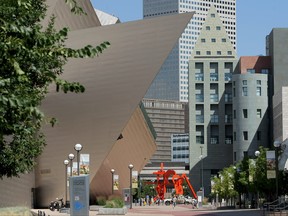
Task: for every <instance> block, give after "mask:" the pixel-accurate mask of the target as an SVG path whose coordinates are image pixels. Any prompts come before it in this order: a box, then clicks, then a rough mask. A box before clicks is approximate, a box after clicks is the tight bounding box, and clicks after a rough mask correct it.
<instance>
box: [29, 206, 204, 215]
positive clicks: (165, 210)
mask: <svg viewBox="0 0 288 216" xmlns="http://www.w3.org/2000/svg"><path fill="white" fill-rule="evenodd" d="M93 209H96V210H94V211H89V216H96V215H98V210H97V207H96V208H95V206H94V208H93ZM127 210H128V212H127V214H126V216H147V215H149V216H159V215H167V216H173V215H174V214H173V212H174V213H175V212H189V211H201V210H202V211H203V210H206V209H205V208H203V209H192V205H177V206H176V207H175V209H173V207H172V205H170V206H166V205H159V206H158V205H151V206H149V205H146V206H135V205H133V206H132V209H129V208H128V209H127ZM31 211H32V212H33V216H34V215H35V216H38V212H39V211H40V212H41V213H42V214H43V213H45V216H66V215H67V216H68V215H70V214H67V213H60V212H58V211H51V210H49V209H31ZM41 216H42V215H41ZM43 216H44V215H43ZM108 216H109V215H108Z"/></svg>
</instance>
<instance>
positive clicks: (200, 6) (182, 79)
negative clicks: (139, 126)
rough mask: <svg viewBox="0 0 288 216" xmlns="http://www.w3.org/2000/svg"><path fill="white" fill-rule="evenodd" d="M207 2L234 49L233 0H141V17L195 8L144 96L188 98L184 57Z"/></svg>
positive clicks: (204, 13) (234, 9) (169, 98)
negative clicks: (217, 15)
mask: <svg viewBox="0 0 288 216" xmlns="http://www.w3.org/2000/svg"><path fill="white" fill-rule="evenodd" d="M211 5H214V6H215V7H216V9H217V12H218V14H219V16H220V18H221V21H222V22H223V25H224V27H225V29H226V32H227V34H228V37H229V39H230V40H229V41H230V42H231V44H232V45H233V47H234V49H236V0H223V1H219V0H143V17H144V19H148V18H151V17H155V16H166V15H169V14H175V13H186V12H191V11H193V12H194V11H195V15H194V16H193V18H192V19H191V20H190V22H189V23H188V25H187V27H186V29H185V30H184V31H183V33H182V35H181V37H180V38H179V40H178V43H177V44H176V45H175V47H174V48H173V50H172V51H171V53H170V55H169V56H168V58H167V59H166V61H165V63H164V64H163V65H162V68H161V70H160V72H159V73H158V75H157V77H156V78H155V80H154V81H153V83H152V85H151V87H150V88H149V90H148V92H147V93H146V95H145V98H152V99H163V100H179V101H183V102H187V101H188V61H189V59H190V58H191V53H192V50H193V49H194V46H195V43H196V41H197V39H198V35H199V33H200V31H201V29H202V25H203V23H204V22H205V20H206V17H207V13H208V10H209V8H210V7H211Z"/></svg>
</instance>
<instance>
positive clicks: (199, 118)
mask: <svg viewBox="0 0 288 216" xmlns="http://www.w3.org/2000/svg"><path fill="white" fill-rule="evenodd" d="M196 123H204V115H196Z"/></svg>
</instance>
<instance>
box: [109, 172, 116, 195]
mask: <svg viewBox="0 0 288 216" xmlns="http://www.w3.org/2000/svg"><path fill="white" fill-rule="evenodd" d="M110 171H111V174H112V195H113V194H114V173H115V169H111V170H110Z"/></svg>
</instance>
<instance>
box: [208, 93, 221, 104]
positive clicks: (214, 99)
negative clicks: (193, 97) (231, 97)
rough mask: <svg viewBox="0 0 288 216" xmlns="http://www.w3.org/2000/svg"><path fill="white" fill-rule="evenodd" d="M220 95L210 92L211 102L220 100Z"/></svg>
mask: <svg viewBox="0 0 288 216" xmlns="http://www.w3.org/2000/svg"><path fill="white" fill-rule="evenodd" d="M218 101H219V96H218V94H210V102H218Z"/></svg>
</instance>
